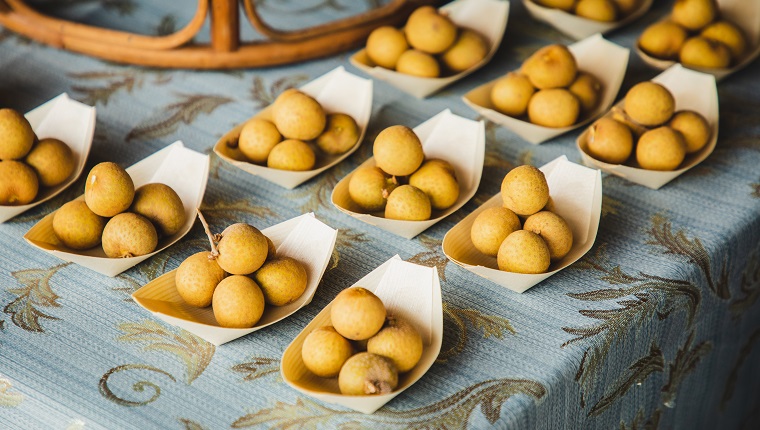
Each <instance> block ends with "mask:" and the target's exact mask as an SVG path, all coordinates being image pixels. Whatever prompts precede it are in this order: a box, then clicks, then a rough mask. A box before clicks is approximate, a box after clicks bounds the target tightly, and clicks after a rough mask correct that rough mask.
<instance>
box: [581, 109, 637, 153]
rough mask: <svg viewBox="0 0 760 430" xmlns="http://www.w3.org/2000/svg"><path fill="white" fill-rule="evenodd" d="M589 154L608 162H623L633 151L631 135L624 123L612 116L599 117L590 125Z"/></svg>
mask: <svg viewBox="0 0 760 430" xmlns="http://www.w3.org/2000/svg"><path fill="white" fill-rule="evenodd" d="M587 145H588V152H589V155H591V156H592V157H594V158H596V159H597V160H600V161H604V162H605V163H610V164H621V163H624V162H625V160H627V159H628V157H630V156H631V153H632V152H633V135H632V134H631V129H629V128H628V126H626V125H625V124H623V123H621V122H619V121H615V120H614V119H612V118H606V117H605V118H600V119H599V120H598V121H597V122H595V123H594V125H592V126H591V129H590V131H589V139H588V144H587Z"/></svg>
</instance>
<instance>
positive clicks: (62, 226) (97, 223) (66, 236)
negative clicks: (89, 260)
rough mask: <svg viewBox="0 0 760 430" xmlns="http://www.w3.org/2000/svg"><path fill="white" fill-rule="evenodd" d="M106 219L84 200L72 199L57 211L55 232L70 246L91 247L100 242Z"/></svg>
mask: <svg viewBox="0 0 760 430" xmlns="http://www.w3.org/2000/svg"><path fill="white" fill-rule="evenodd" d="M106 221H107V219H106V218H103V217H101V216H98V215H95V213H94V212H93V211H91V210H90V208H88V207H87V204H86V203H85V202H84V200H72V201H70V202H68V203H66V204H64V205H63V206H61V207H60V208H58V210H57V211H55V215H53V233H55V236H56V237H57V238H58V240H60V241H61V242H62V243H63V244H64V245H65V246H66V247H68V248H71V249H76V250H82V249H90V248H92V247H94V246H97V245H98V244H100V239H101V236H102V235H103V229H104V228H105V226H106Z"/></svg>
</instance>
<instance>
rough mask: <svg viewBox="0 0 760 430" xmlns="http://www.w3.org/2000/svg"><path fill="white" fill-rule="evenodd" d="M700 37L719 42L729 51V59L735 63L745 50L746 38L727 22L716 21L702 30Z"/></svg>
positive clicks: (739, 30)
mask: <svg viewBox="0 0 760 430" xmlns="http://www.w3.org/2000/svg"><path fill="white" fill-rule="evenodd" d="M700 36H702V37H704V38H705V39H709V40H714V41H716V42H721V43H722V44H724V45H726V47H728V49H729V50H730V51H731V57H732V58H733V60H734V62H737V61H738V60H739V59H740V58H741V57H742V55H744V52H745V51H746V50H747V38H746V37H745V36H744V32H742V30H741V29H740V28H739V27H737V26H736V25H734V24H732V23H730V22H728V21H716V22H714V23H712V24H710V25H708V26H707V27H705V28H704V29H703V30H702V33H700Z"/></svg>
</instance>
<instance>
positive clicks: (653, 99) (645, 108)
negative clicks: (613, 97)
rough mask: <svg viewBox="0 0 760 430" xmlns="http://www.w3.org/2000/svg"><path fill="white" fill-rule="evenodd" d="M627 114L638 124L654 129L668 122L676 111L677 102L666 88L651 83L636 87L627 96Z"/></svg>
mask: <svg viewBox="0 0 760 430" xmlns="http://www.w3.org/2000/svg"><path fill="white" fill-rule="evenodd" d="M624 105H625V112H626V113H627V114H628V116H630V117H631V119H632V120H634V121H636V122H637V123H639V124H641V125H643V126H647V127H654V126H658V125H660V124H664V123H665V122H667V121H668V120H669V119H670V117H671V116H673V112H674V111H675V107H676V101H675V99H674V98H673V95H672V94H671V93H670V91H668V89H667V88H665V87H664V86H662V85H660V84H658V83H655V82H651V81H646V82H640V83H638V84H636V85H634V86H633V87H632V88H631V89H630V90H628V93H627V94H626V95H625V102H624Z"/></svg>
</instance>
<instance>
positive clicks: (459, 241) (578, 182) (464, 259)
mask: <svg viewBox="0 0 760 430" xmlns="http://www.w3.org/2000/svg"><path fill="white" fill-rule="evenodd" d="M540 170H541V171H542V172H544V174H545V175H546V179H547V182H548V183H549V193H550V195H551V198H552V200H553V201H554V205H555V208H556V212H557V213H558V214H559V215H561V216H562V217H563V218H564V219H565V221H567V223H568V224H569V225H570V228H571V230H572V231H573V247H572V248H571V249H570V252H569V253H568V254H567V255H566V256H565V258H563V259H562V260H560V261H558V262H556V263H552V265H551V266H550V267H549V271H548V272H546V273H541V274H537V275H532V274H521V273H511V272H503V271H501V270H499V269H498V266H497V264H496V258H495V257H490V256H487V255H485V254H483V253H481V252H480V251H478V250H477V249H476V248H475V246H474V245H473V244H472V240H471V239H470V230H471V229H472V223H473V222H474V221H475V218H477V217H478V215H480V213H481V212H483V211H484V210H486V209H488V208H491V207H497V206H501V205H502V199H501V194H496V195H495V196H493V197H492V198H491V199H489V200H488V201H487V202H485V203H484V204H483V205H481V206H480V207H479V208H478V209H476V210H475V211H474V212H473V213H471V214H469V215H467V217H466V218H465V219H463V220H462V221H460V222H459V223H458V224H457V225H455V226H454V227H453V228H452V229H451V230H449V231H448V232H447V233H446V235H445V236H444V238H443V252H444V254H446V257H448V258H449V260H451V261H452V262H454V263H456V264H458V265H460V266H462V267H464V268H465V269H467V270H469V271H471V272H473V273H475V274H476V275H480V276H482V277H484V278H486V279H488V280H490V281H492V282H495V283H497V284H499V285H501V286H502V287H505V288H508V289H510V290H512V291H515V292H517V293H522V292H524V291H526V290H527V289H529V288H531V287H532V286H534V285H536V284H538V283H539V282H541V281H543V280H544V279H546V278H548V277H549V276H552V275H553V274H555V273H557V272H559V271H560V270H562V269H564V268H566V267H567V266H569V265H571V264H573V263H574V262H575V261H577V260H578V259H579V258H581V257H582V256H583V255H584V254H586V252H588V251H589V250H590V249H591V247H592V246H593V245H594V241H595V240H596V233H597V231H598V229H599V220H600V218H601V212H602V175H601V172H600V171H598V170H594V169H589V168H588V167H583V166H581V165H578V164H575V163H571V162H569V161H567V157H565V156H562V157H560V158H557V159H555V160H554V161H552V162H550V163H548V164H546V165H544V166H543V167H541V168H540Z"/></svg>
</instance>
